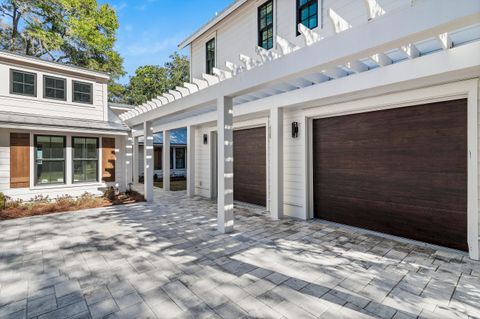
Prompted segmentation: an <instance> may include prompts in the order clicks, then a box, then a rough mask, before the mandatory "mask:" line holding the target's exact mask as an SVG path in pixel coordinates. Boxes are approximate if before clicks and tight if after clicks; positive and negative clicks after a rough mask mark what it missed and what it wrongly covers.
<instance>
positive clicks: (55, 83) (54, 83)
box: [43, 75, 67, 101]
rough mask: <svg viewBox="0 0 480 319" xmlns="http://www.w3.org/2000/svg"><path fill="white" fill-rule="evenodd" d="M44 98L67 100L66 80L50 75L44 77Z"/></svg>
mask: <svg viewBox="0 0 480 319" xmlns="http://www.w3.org/2000/svg"><path fill="white" fill-rule="evenodd" d="M43 97H44V98H47V99H54V100H62V101H65V100H66V98H67V95H66V80H65V79H61V78H56V77H53V76H48V75H45V76H43Z"/></svg>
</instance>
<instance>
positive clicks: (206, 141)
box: [203, 134, 208, 145]
mask: <svg viewBox="0 0 480 319" xmlns="http://www.w3.org/2000/svg"><path fill="white" fill-rule="evenodd" d="M207 144H208V134H203V145H207Z"/></svg>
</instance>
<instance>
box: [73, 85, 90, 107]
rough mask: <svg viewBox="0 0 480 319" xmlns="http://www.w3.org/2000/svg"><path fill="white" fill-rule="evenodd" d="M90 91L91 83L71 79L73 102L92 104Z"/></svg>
mask: <svg viewBox="0 0 480 319" xmlns="http://www.w3.org/2000/svg"><path fill="white" fill-rule="evenodd" d="M92 91H93V87H92V84H91V83H84V82H78V81H73V102H78V103H87V104H92V103H93V97H92Z"/></svg>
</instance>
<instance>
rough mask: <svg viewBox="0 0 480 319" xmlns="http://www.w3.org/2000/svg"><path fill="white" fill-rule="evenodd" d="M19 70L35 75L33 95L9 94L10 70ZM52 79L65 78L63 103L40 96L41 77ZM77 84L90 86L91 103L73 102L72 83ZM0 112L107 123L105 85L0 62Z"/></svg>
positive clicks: (90, 80) (85, 79) (41, 91)
mask: <svg viewBox="0 0 480 319" xmlns="http://www.w3.org/2000/svg"><path fill="white" fill-rule="evenodd" d="M11 69H14V70H19V71H25V72H30V73H34V74H36V85H37V90H36V91H37V96H36V97H34V96H25V95H17V94H10V70H11ZM44 75H47V76H53V77H57V78H62V79H66V88H67V98H66V101H58V100H53V99H46V98H44V97H43V87H44V86H43V76H44ZM74 80H75V81H81V82H85V83H90V84H92V87H93V103H92V104H83V103H75V102H73V84H72V81H74ZM0 83H4V84H5V85H1V86H0V111H2V112H12V113H22V114H31V115H39V116H50V117H65V118H76V119H86V120H96V121H106V120H108V118H107V116H108V112H106V109H107V107H108V106H107V105H106V101H107V99H106V96H107V95H108V91H107V85H105V84H104V83H99V82H96V81H94V80H92V79H87V78H82V77H72V76H70V75H68V76H67V75H64V74H62V73H61V71H59V72H58V73H55V72H53V71H43V70H41V69H38V68H36V69H35V68H28V67H24V66H21V65H10V64H6V63H4V62H0Z"/></svg>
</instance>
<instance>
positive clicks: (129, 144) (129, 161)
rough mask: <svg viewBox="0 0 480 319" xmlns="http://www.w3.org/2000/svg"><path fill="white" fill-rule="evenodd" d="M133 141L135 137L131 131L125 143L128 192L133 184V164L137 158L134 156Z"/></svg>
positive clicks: (126, 185)
mask: <svg viewBox="0 0 480 319" xmlns="http://www.w3.org/2000/svg"><path fill="white" fill-rule="evenodd" d="M133 140H134V137H133V136H132V132H131V131H130V132H129V133H128V136H127V137H126V143H125V188H126V189H127V190H130V187H129V185H128V184H130V183H133V166H134V165H133V162H134V161H135V157H134V156H133V145H134V142H133Z"/></svg>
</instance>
